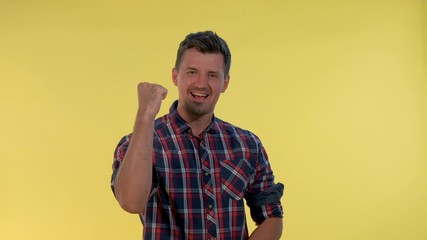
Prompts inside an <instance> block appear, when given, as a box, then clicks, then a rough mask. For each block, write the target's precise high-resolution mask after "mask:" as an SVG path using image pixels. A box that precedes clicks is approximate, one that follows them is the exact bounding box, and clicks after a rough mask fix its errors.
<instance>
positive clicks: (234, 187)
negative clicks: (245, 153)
mask: <svg viewBox="0 0 427 240" xmlns="http://www.w3.org/2000/svg"><path fill="white" fill-rule="evenodd" d="M254 173H255V169H254V168H253V167H252V166H251V165H250V164H249V162H248V161H247V160H246V159H234V160H223V161H221V192H222V195H223V198H225V197H227V198H234V199H235V200H238V201H239V200H240V199H242V198H243V196H244V195H245V193H246V189H247V187H248V183H249V182H250V179H251V177H252V175H253V174H254Z"/></svg>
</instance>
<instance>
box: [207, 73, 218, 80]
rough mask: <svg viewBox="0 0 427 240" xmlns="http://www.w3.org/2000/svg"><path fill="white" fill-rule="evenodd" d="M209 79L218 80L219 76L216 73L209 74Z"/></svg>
mask: <svg viewBox="0 0 427 240" xmlns="http://www.w3.org/2000/svg"><path fill="white" fill-rule="evenodd" d="M208 76H209V78H212V79H216V78H218V74H215V73H209V75H208Z"/></svg>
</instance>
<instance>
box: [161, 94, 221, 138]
mask: <svg viewBox="0 0 427 240" xmlns="http://www.w3.org/2000/svg"><path fill="white" fill-rule="evenodd" d="M177 107H178V100H175V101H174V102H173V103H172V106H171V107H170V108H169V116H168V121H169V122H170V124H171V126H172V128H173V129H174V131H175V132H179V133H187V132H188V131H189V130H190V126H189V125H188V123H187V122H186V121H185V120H184V119H183V118H182V117H181V116H180V115H179V114H178V110H177ZM218 131H219V128H218V119H217V118H216V117H215V114H214V115H213V116H212V122H211V124H210V125H209V126H208V127H207V128H206V129H205V132H208V133H217V132H218Z"/></svg>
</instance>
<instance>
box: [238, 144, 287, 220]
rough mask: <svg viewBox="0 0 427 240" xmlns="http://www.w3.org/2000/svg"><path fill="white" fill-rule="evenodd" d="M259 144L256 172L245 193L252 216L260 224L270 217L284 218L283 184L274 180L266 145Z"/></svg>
mask: <svg viewBox="0 0 427 240" xmlns="http://www.w3.org/2000/svg"><path fill="white" fill-rule="evenodd" d="M258 144H259V148H258V149H259V151H258V159H257V163H256V172H255V174H254V177H253V178H252V179H251V182H250V186H249V188H248V191H247V193H246V195H245V199H246V202H247V205H248V206H249V208H250V213H251V217H252V219H253V220H254V222H255V223H256V224H257V225H259V224H261V223H262V222H263V221H264V220H266V219H269V218H275V217H276V218H283V208H282V204H281V201H280V199H281V197H282V194H283V188H284V186H283V184H281V183H278V184H275V182H274V175H273V171H272V169H271V166H270V163H269V161H268V157H267V153H266V152H265V149H264V147H263V146H262V145H261V143H260V142H258Z"/></svg>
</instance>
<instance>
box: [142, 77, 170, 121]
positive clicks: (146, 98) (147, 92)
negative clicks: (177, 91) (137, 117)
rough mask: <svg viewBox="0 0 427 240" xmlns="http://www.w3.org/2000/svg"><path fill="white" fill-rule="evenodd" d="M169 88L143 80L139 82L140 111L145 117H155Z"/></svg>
mask: <svg viewBox="0 0 427 240" xmlns="http://www.w3.org/2000/svg"><path fill="white" fill-rule="evenodd" d="M167 94H168V90H167V89H166V88H164V87H162V86H160V85H158V84H153V83H148V82H142V83H139V84H138V103H139V109H138V113H139V114H142V116H144V117H148V118H155V117H156V115H157V113H159V111H160V106H161V104H162V100H163V99H165V98H166V95H167Z"/></svg>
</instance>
